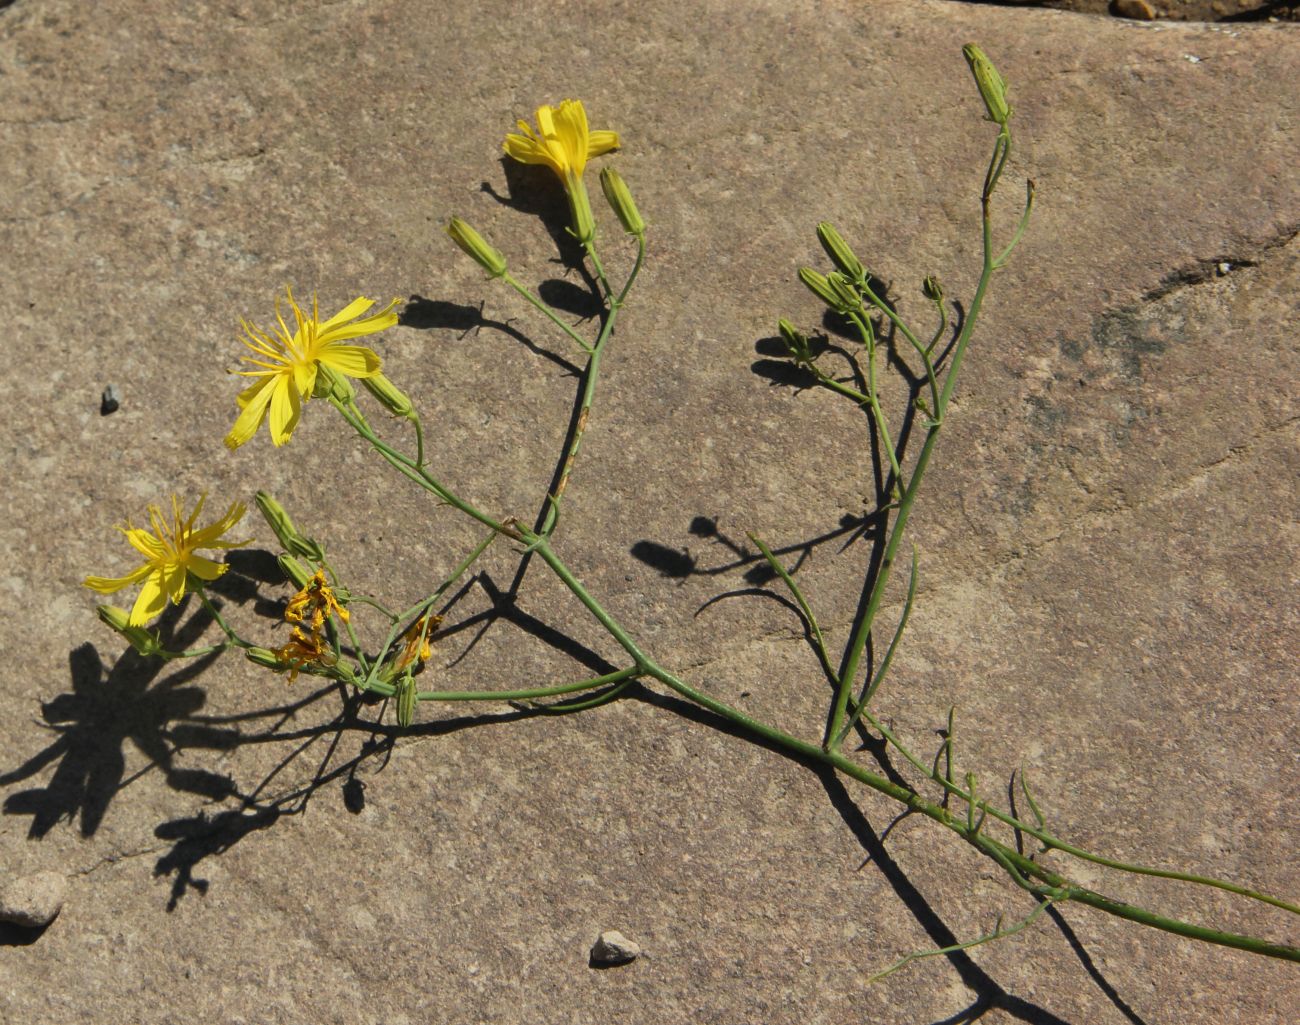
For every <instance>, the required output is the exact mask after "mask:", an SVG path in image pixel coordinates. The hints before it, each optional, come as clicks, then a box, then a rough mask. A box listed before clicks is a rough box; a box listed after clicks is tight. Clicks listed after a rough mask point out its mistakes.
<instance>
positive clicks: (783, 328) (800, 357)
mask: <svg viewBox="0 0 1300 1025" xmlns="http://www.w3.org/2000/svg"><path fill="white" fill-rule="evenodd" d="M776 328H777V330H778V331H779V332H781V341H783V342H785V347H786V350H787V351H788V352H789V353H790V357H791V359H793V360H795V361H796V362H798V363H807V362H809V361H810V359H811V355H812V354H811V353H810V352H809V349H808V339H807V338H805V337H804V336H803V335H802V334H801V333H800V332H799V330H798V329H797V328H796V327H795V326H794V325H793V324H791V323H790V322H789V321H788V320H786V319H785V318H784V317H782V318H781V319H780V320H778V321H777V322H776Z"/></svg>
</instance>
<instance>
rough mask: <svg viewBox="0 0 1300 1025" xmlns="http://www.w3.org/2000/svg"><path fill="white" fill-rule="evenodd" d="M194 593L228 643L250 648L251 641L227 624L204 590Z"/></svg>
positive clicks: (200, 589)
mask: <svg viewBox="0 0 1300 1025" xmlns="http://www.w3.org/2000/svg"><path fill="white" fill-rule="evenodd" d="M194 593H195V594H196V595H198V597H199V601H200V602H202V603H203V607H204V608H205V609H206V610H207V612H208V615H210V616H211V617H212V618H213V619H214V620H215V621H216V624H217V626H219V627H221V632H222V633H224V634H225V635H226V637H227V638H228V639H229V642H228V643H229V644H233V645H235V646H236V647H238V648H251V647H253V646H254V645H253V644H252V642H251V641H246V640H244V639H243V638H242V637H240V636H239V634H237V633H235V631H234V630H233V629H232V628H231V626H230V624H228V623H227V622H226V620H225V618H224V617H223V616H222V615H221V611H220V610H219V609H218V608H217V606H216V605H214V604H213V602H212V601H211V599H209V598H208V593H207V591H206V590H204V589H203V588H201V587H200V588H198V589H197V590H196V591H195V592H194ZM212 650H216V648H215V647H214V648H213V649H212ZM175 654H177V655H179V654H181V653H180V652H176V653H175ZM187 657H188V656H187Z"/></svg>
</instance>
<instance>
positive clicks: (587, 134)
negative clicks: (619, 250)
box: [505, 100, 618, 242]
mask: <svg viewBox="0 0 1300 1025" xmlns="http://www.w3.org/2000/svg"><path fill="white" fill-rule="evenodd" d="M518 124H519V131H520V132H521V133H522V134H520V135H516V134H514V133H513V132H512V133H510V134H509V135H507V136H506V141H505V151H506V154H507V156H510V157H513V158H514V159H515V160H518V161H519V162H520V163H522V164H544V165H546V166H547V167H549V168H550V169H551V170H552V171H554V172H555V173H556V174H557V175H558V176H559V178H560V182H561V183H562V184H563V185H564V191H565V192H566V193H568V196H569V208H570V210H571V211H572V212H573V232H574V234H575V235H576V236H577V238H578V240H579V241H581V242H589V241H590V240H591V238H592V235H593V234H594V232H595V222H594V220H593V218H592V215H591V201H590V200H589V199H588V198H587V188H586V186H585V185H583V183H582V172H583V171H584V170H586V167H587V161H588V160H590V159H591V158H592V157H598V156H600V154H602V153H608V152H609V151H610V150H612V149H617V148H618V133H617V132H609V131H598V132H593V131H590V130H589V129H588V128H587V112H586V110H585V109H583V106H582V101H581V100H562V101H560V105H559V106H558V107H551V106H549V105H546V104H543V105H542V106H540V107H538V108H537V129H536V131H534V130H533V128H532V126H530V125H529V124H528V123H527V122H526V121H520V122H519V123H518Z"/></svg>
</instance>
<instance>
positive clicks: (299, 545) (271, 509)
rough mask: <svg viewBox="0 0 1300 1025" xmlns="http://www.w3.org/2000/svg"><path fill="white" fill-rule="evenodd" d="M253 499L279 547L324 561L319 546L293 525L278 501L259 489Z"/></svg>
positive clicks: (294, 553)
mask: <svg viewBox="0 0 1300 1025" xmlns="http://www.w3.org/2000/svg"><path fill="white" fill-rule="evenodd" d="M253 501H254V502H256V503H257V508H258V509H259V510H260V511H261V513H262V518H263V519H265V520H266V524H267V526H269V527H270V528H271V531H272V533H274V534H275V537H276V540H277V541H279V542H280V547H282V548H283V549H284V550H285V551H287V552H290V553H291V554H293V555H300V556H302V557H303V558H304V559H310V560H311V561H312V562H322V561H324V559H325V553H324V551H322V550H321V546H320V545H319V544H317V543H316V542H315V541H313V540H312V539H311V538H309V537H307V536H306V535H305V534H303V533H301V532H300V531H299V530H298V528H297V527H295V526H294V525H293V520H291V519H289V514H288V513H287V512H285V511H284V507H283V506H282V505H281V504H280V503H279V502H277V501H276V500H275V499H274V498H272V497H271V496H270V495H269V494H268V493H267V492H265V491H259V492H258V493H257V494H256V495H254V496H253Z"/></svg>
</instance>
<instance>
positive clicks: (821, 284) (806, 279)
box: [799, 267, 839, 309]
mask: <svg viewBox="0 0 1300 1025" xmlns="http://www.w3.org/2000/svg"><path fill="white" fill-rule="evenodd" d="M799 280H800V281H802V282H803V283H804V284H805V285H807V286H808V290H809V291H811V292H812V294H813V295H815V296H816V297H817V298H818V299H820V300H821V301H822V302H824V303H825V304H826V305H827V306H830V307H831V308H832V309H838V308H839V300H838V299H836V298H835V293H834V292H832V291H831V284H830V282H829V281H827V280H826V275H825V274H818V273H817V272H816V271H815V270H813V269H812V268H811V267H800V268H799Z"/></svg>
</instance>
